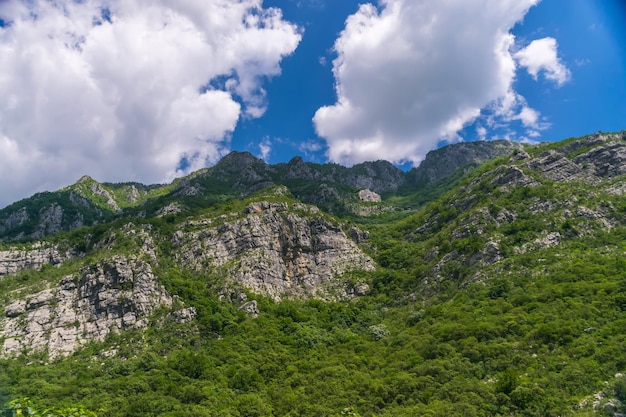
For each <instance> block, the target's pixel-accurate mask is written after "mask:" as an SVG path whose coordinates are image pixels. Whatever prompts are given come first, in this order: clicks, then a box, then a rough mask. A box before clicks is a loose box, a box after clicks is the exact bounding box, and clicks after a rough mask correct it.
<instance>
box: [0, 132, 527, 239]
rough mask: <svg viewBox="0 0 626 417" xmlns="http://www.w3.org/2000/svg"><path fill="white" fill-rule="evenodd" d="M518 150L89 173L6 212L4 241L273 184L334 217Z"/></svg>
mask: <svg viewBox="0 0 626 417" xmlns="http://www.w3.org/2000/svg"><path fill="white" fill-rule="evenodd" d="M519 146H520V145H519V144H515V143H513V142H506V141H494V142H484V143H479V142H469V143H464V144H454V145H448V146H447V147H445V148H442V149H441V150H439V151H437V152H431V153H429V154H428V155H427V157H426V159H425V160H424V162H423V163H422V165H423V166H424V167H425V168H424V169H423V171H427V172H425V173H423V174H421V172H422V171H420V168H419V167H418V168H414V169H412V170H411V171H409V172H404V171H402V170H400V169H399V168H397V167H395V166H394V165H393V164H391V163H390V162H387V161H382V160H381V161H373V162H364V163H361V164H357V165H354V166H353V167H350V168H348V167H344V166H341V165H336V164H322V165H320V164H315V163H310V162H304V161H303V160H302V158H301V157H294V158H293V159H292V160H291V161H289V162H288V163H279V164H275V165H268V164H267V163H265V162H264V161H263V160H261V159H258V158H256V157H254V156H253V155H252V154H250V153H249V152H238V151H233V152H231V153H230V154H228V155H226V156H225V157H224V158H222V159H221V160H220V161H219V162H218V163H217V164H215V165H214V166H212V167H209V168H203V169H201V170H198V171H196V172H193V173H191V174H189V175H187V176H185V177H181V178H178V179H176V180H175V181H173V182H172V183H171V184H163V185H159V184H156V185H144V184H140V183H136V182H128V183H118V184H113V183H100V182H98V181H96V180H94V179H93V178H91V177H90V176H88V175H84V176H82V177H81V178H80V179H79V180H78V181H77V182H76V183H74V184H72V185H70V186H67V187H65V188H63V189H61V190H59V191H56V192H44V193H39V194H36V195H34V196H33V197H30V198H27V199H23V200H20V201H18V202H15V203H13V204H10V205H9V206H7V207H5V208H3V209H1V210H0V241H2V240H5V241H11V240H21V239H39V238H42V237H45V236H49V235H52V234H55V233H58V232H60V231H69V230H74V229H77V228H80V227H82V226H84V225H86V226H88V225H93V224H97V223H101V222H106V221H109V220H112V219H114V218H115V217H116V216H118V215H119V214H122V213H123V212H124V211H130V212H131V215H132V211H133V210H135V211H136V212H141V211H142V209H141V207H142V206H150V204H149V203H150V202H152V201H154V202H155V203H156V204H157V205H161V206H165V205H167V203H165V202H164V201H165V200H168V198H169V200H170V201H173V200H178V199H179V197H188V199H189V200H198V201H191V202H190V204H191V205H192V206H193V205H198V204H200V205H206V204H212V203H214V202H215V201H208V200H206V199H202V198H201V195H202V194H206V193H207V192H208V193H211V194H221V195H222V196H224V197H226V196H229V197H228V198H238V197H243V196H245V195H249V194H251V193H253V192H255V191H258V190H260V189H262V188H265V187H268V186H270V185H287V186H288V188H290V189H291V191H292V192H293V193H294V194H295V195H296V196H298V197H299V198H301V199H302V200H303V201H305V202H308V203H312V204H318V205H322V206H323V208H324V209H326V210H328V211H331V212H333V211H341V212H344V211H349V210H350V208H349V207H350V204H348V203H346V202H344V201H341V200H342V196H341V195H340V194H344V195H345V194H347V192H348V191H352V192H354V191H358V190H361V189H369V190H371V191H374V192H376V193H378V194H385V193H394V192H397V191H398V190H403V192H404V193H410V192H417V191H418V190H419V189H420V188H423V187H425V186H427V185H429V184H432V183H435V182H437V181H439V180H442V179H445V178H446V177H448V176H449V175H451V174H452V173H453V172H454V171H455V170H457V169H461V170H462V169H469V168H471V167H473V166H475V165H476V164H478V163H479V162H484V161H486V160H489V159H491V158H493V157H496V156H499V155H502V154H504V153H506V152H513V151H514V150H516V149H518V148H519ZM468 150H471V152H469V151H468ZM468 152H469V154H468ZM470 154H471V155H470ZM442 155H443V156H446V155H447V157H446V158H447V164H446V167H445V169H442V168H441V167H439V168H437V169H435V168H433V167H434V166H436V165H437V162H430V159H431V158H434V157H437V158H441V156H442ZM468 155H469V157H468ZM455 164H456V165H455ZM422 165H420V166H422ZM426 167H427V168H426ZM194 197H195V198H194ZM354 201H357V200H356V199H355V198H353V201H352V203H353V202H354ZM146 214H148V215H150V214H151V213H146ZM152 214H153V213H152Z"/></svg>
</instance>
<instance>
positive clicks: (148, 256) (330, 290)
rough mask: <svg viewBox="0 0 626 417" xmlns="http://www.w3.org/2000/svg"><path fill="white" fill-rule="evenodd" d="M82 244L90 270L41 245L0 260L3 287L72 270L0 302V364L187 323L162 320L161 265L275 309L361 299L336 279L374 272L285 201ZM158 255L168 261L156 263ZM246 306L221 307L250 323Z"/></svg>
mask: <svg viewBox="0 0 626 417" xmlns="http://www.w3.org/2000/svg"><path fill="white" fill-rule="evenodd" d="M283 193H287V190H286V188H284V187H282V188H280V187H279V188H277V189H275V190H274V191H270V192H269V194H270V195H271V196H273V197H274V198H276V197H277V196H278V197H280V196H282V195H283ZM349 232H350V235H351V236H354V237H355V238H356V239H358V240H359V241H361V242H363V241H365V240H367V233H365V232H362V231H360V230H359V229H357V228H355V227H354V226H352V227H351V228H350V230H349ZM86 236H87V237H86V239H87V240H89V241H90V242H91V243H89V244H86V245H84V246H85V247H86V248H87V249H86V250H87V255H89V254H90V253H98V254H99V255H98V256H99V257H100V258H101V259H99V260H97V261H96V262H94V261H93V260H90V259H92V258H87V259H85V260H84V261H81V258H75V257H76V256H77V255H76V253H74V252H68V253H62V251H61V250H60V249H59V247H58V246H55V245H51V244H45V243H37V244H33V245H32V246H31V247H30V248H28V249H21V250H18V249H11V250H7V251H3V252H0V273H1V274H2V275H4V277H5V279H10V278H12V276H13V275H14V274H16V273H19V272H20V271H23V270H25V269H34V270H36V269H38V268H40V267H41V266H43V265H45V264H48V263H49V264H53V265H63V262H64V261H66V260H67V259H71V258H73V261H72V262H73V263H72V265H74V264H75V265H77V266H76V267H75V268H76V271H75V272H73V273H70V274H68V275H66V276H64V277H63V278H62V279H61V280H60V282H59V281H57V282H55V281H54V280H49V279H47V278H46V272H45V270H43V271H42V272H39V273H38V274H39V276H40V277H41V279H40V281H38V284H37V285H36V286H28V287H23V286H22V287H19V286H18V288H17V289H16V290H14V291H13V292H12V293H11V294H9V295H8V298H5V300H6V301H5V305H4V306H3V310H4V313H3V316H2V318H0V346H1V347H0V356H3V357H10V356H15V355H18V354H22V353H28V352H35V351H47V353H48V355H49V356H50V357H51V358H56V357H59V356H64V355H67V354H69V353H72V352H74V351H75V350H76V349H78V348H80V347H81V346H82V345H84V344H85V343H87V342H89V341H102V340H104V339H105V338H106V337H107V336H108V335H109V334H110V333H112V332H113V333H117V332H121V331H124V330H130V329H142V328H145V327H146V326H147V325H148V323H149V322H150V319H151V317H152V316H153V314H154V313H155V312H157V311H161V312H163V314H164V315H165V317H169V318H170V319H172V320H176V321H179V322H180V321H189V320H193V318H194V310H193V308H189V307H188V308H183V309H182V310H180V308H181V307H179V311H171V309H172V305H173V297H172V295H171V294H170V293H169V292H168V291H167V290H166V289H165V288H164V287H163V285H162V284H161V280H160V279H159V277H158V276H157V275H156V274H155V273H154V272H153V267H154V266H155V265H158V264H159V263H160V262H161V261H163V263H165V264H168V265H172V266H173V267H174V268H183V269H191V270H194V271H198V272H200V273H202V274H213V276H216V277H217V279H218V280H219V281H221V282H223V285H224V287H223V288H224V291H226V292H229V293H230V292H232V291H233V290H229V288H231V289H235V292H237V290H236V289H237V288H240V287H244V288H246V289H247V290H248V291H252V292H253V293H257V294H263V295H267V296H270V297H272V298H274V299H276V300H279V299H282V298H293V297H319V298H326V299H337V298H345V297H353V296H356V295H363V294H365V293H366V292H367V291H368V287H367V285H366V284H365V283H363V282H355V281H354V280H351V282H350V283H348V282H346V281H345V280H343V279H342V276H344V275H345V274H346V273H348V272H351V271H368V270H372V269H374V262H373V260H372V259H371V258H370V257H368V256H366V255H365V254H364V253H363V252H362V250H361V249H360V248H359V247H358V246H357V244H356V243H355V241H354V240H352V239H351V238H349V237H348V236H347V235H346V233H345V232H344V231H343V230H342V229H341V227H340V226H339V224H338V223H337V222H336V221H334V220H332V219H331V218H330V217H329V216H328V215H325V214H323V213H322V212H320V210H319V209H317V208H316V207H314V206H310V205H305V204H302V203H298V202H291V201H290V202H269V201H265V200H261V201H253V202H251V203H249V204H248V205H246V206H245V207H244V209H243V210H235V211H232V212H228V213H226V214H222V215H212V214H211V213H210V212H209V213H206V214H201V215H199V216H196V217H194V218H193V219H187V220H185V221H183V222H181V223H178V224H176V226H175V228H174V230H173V231H172V230H170V229H169V227H168V228H165V229H160V228H158V227H155V226H152V225H149V224H143V225H141V224H136V223H132V222H129V223H124V224H121V225H119V226H117V227H115V228H111V229H110V230H108V231H107V232H106V233H104V234H102V235H99V237H98V238H97V239H95V238H94V236H93V235H92V234H87V235H86ZM163 246H166V247H168V253H169V254H171V256H172V258H170V259H164V258H161V256H162V254H161V252H162V251H161V249H160V248H161V247H163ZM106 254H109V255H106ZM81 264H82V266H81ZM65 268H66V269H67V268H68V267H65ZM72 268H74V267H72ZM42 286H44V289H42ZM35 288H36V289H35ZM238 293H241V291H240V290H239V292H238ZM231 299H232V300H231ZM246 301H247V300H245V298H241V297H240V296H237V297H234V298H233V297H227V299H226V300H225V302H234V303H235V304H237V305H239V304H242V303H243V304H242V305H241V306H240V307H241V309H242V310H243V311H245V312H246V313H247V314H249V315H250V316H252V317H255V316H257V315H258V314H259V311H258V309H257V305H256V301H255V300H250V301H247V302H246ZM175 304H176V305H178V306H181V303H180V302H178V303H175Z"/></svg>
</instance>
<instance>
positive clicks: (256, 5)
mask: <svg viewBox="0 0 626 417" xmlns="http://www.w3.org/2000/svg"><path fill="white" fill-rule="evenodd" d="M34 16H36V18H34ZM0 17H2V18H3V20H5V21H6V22H8V23H9V25H8V26H6V27H4V28H0V96H2V97H3V98H4V99H3V100H2V101H1V102H0V177H2V178H3V181H2V182H0V207H2V206H4V205H6V204H8V203H10V202H12V201H15V200H16V199H18V198H22V197H26V196H28V195H31V194H32V193H33V192H36V191H42V190H50V189H57V188H59V187H61V186H63V185H67V184H68V183H71V182H72V181H74V180H76V179H77V177H78V176H80V175H82V174H83V173H88V174H90V175H92V176H94V177H95V178H97V179H99V180H102V181H122V180H135V181H141V182H146V183H151V182H162V181H168V180H170V179H171V178H173V177H174V176H176V175H181V174H183V173H185V172H188V171H190V170H193V169H196V168H199V167H202V166H205V165H206V164H207V163H211V162H215V161H216V160H217V159H218V158H219V157H220V156H222V155H223V154H224V153H225V152H227V149H228V145H229V138H230V134H231V133H232V131H233V130H234V129H235V127H236V125H237V122H238V120H239V119H240V118H241V117H248V118H249V117H259V116H261V115H262V114H263V112H264V110H265V106H266V103H265V96H264V94H265V93H264V90H263V88H262V82H263V80H264V79H265V78H266V77H271V76H276V75H278V74H279V73H280V67H279V63H280V61H281V59H282V58H283V57H285V56H286V55H289V54H291V53H292V52H293V51H294V50H295V49H296V47H297V45H298V43H299V41H300V39H301V36H302V35H301V33H300V30H299V28H298V27H296V26H295V25H293V24H291V23H289V22H286V21H284V20H283V19H282V15H281V13H280V10H278V9H263V8H262V1H261V0H241V1H237V2H232V1H228V0H184V1H176V2H171V1H167V0H155V1H146V0H84V1H81V2H75V1H73V0H59V1H56V2H49V1H44V0H34V1H32V2H17V1H8V2H0ZM183 157H184V158H185V161H186V163H185V164H184V166H183V167H181V166H180V165H179V163H180V161H181V158H183ZM181 168H182V169H181Z"/></svg>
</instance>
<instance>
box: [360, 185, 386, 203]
mask: <svg viewBox="0 0 626 417" xmlns="http://www.w3.org/2000/svg"><path fill="white" fill-rule="evenodd" d="M359 199H360V200H361V201H366V202H370V203H380V202H381V201H382V199H381V198H380V195H378V194H376V193H375V192H373V191H370V190H369V189H367V188H366V189H364V190H361V191H359Z"/></svg>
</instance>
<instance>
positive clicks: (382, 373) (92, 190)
mask: <svg viewBox="0 0 626 417" xmlns="http://www.w3.org/2000/svg"><path fill="white" fill-rule="evenodd" d="M482 146H484V145H483V144H478V145H469V147H468V146H467V144H461V145H457V146H454V147H451V148H449V149H447V150H445V149H444V150H443V151H441V152H433V153H431V154H430V156H429V157H428V158H427V163H425V168H423V169H426V168H428V167H429V164H430V167H431V168H432V169H433V170H432V171H424V172H425V173H427V174H428V175H427V176H426V174H424V175H425V176H424V177H423V178H424V180H423V181H422V182H421V183H415V182H412V181H414V179H411V177H410V176H409V173H403V172H402V171H400V174H398V171H397V170H396V168H395V167H393V165H391V164H389V163H387V162H385V161H376V162H367V163H363V164H359V165H357V166H354V167H351V168H347V167H342V166H339V165H334V164H325V165H319V164H314V163H309V162H304V161H303V160H301V159H299V158H294V159H292V160H291V161H289V163H285V164H277V165H268V164H264V163H262V161H260V160H258V159H256V158H254V157H251V155H245V154H242V153H237V154H234V155H231V156H230V157H229V158H226V162H221V163H220V164H218V165H217V166H216V167H211V168H207V169H205V170H202V171H200V172H196V173H195V174H194V175H191V176H188V177H185V178H182V179H180V180H178V181H176V182H175V183H174V184H171V185H168V186H163V187H157V188H155V189H152V188H149V187H148V188H143V187H142V186H141V185H139V184H130V183H128V184H107V183H104V184H99V183H96V182H95V181H94V182H90V181H85V182H83V183H80V184H75V185H73V186H70V187H68V188H67V189H64V190H61V191H60V192H57V193H48V194H46V195H43V196H39V197H38V199H33V200H31V201H30V202H29V203H30V204H29V205H23V206H21V208H19V207H18V210H17V211H13V212H11V213H10V216H12V217H11V218H10V219H9V218H8V217H4V218H2V219H1V221H2V222H4V223H0V224H7V223H8V222H10V221H11V222H13V224H16V225H17V226H15V227H16V229H14V230H13V231H12V232H9V233H8V234H5V236H11V234H10V233H15V232H16V231H20V232H21V233H22V237H23V238H31V241H23V242H18V243H11V242H7V241H5V242H3V243H2V244H0V369H3V370H8V371H9V372H4V373H2V375H3V378H4V379H3V381H9V386H10V385H11V383H13V384H14V388H13V390H12V391H10V392H9V391H6V390H5V392H7V393H8V395H10V396H12V397H11V398H24V397H31V394H33V393H34V392H35V391H36V394H37V395H40V396H41V398H43V399H46V400H47V399H49V398H53V399H55V400H58V401H65V400H66V399H67V398H69V397H70V396H72V395H73V394H74V391H68V389H67V387H74V386H78V387H80V389H81V390H82V391H81V397H80V398H81V399H82V400H81V401H89V402H88V403H86V405H87V406H89V408H93V409H96V408H97V407H100V405H102V408H101V409H102V410H103V413H105V415H111V416H115V417H117V416H119V417H121V416H128V415H131V416H132V415H145V414H146V413H148V414H153V415H162V414H164V413H169V412H170V411H172V412H173V413H171V414H172V415H174V414H176V415H204V414H206V415H212V414H211V413H212V412H213V411H216V412H217V414H220V415H221V414H222V411H228V413H230V414H234V415H235V414H236V415H238V414H246V415H248V414H249V415H287V414H289V413H292V414H293V413H294V412H296V414H298V415H303V416H314V415H339V414H345V413H344V412H342V411H341V410H344V411H346V413H350V414H351V411H350V408H345V405H346V404H357V405H358V407H359V408H358V412H359V413H360V414H361V415H389V416H391V415H398V416H404V415H427V414H433V415H442V416H443V415H445V416H449V415H455V413H457V414H458V412H457V411H458V410H461V411H460V413H461V414H463V413H465V412H466V411H467V410H470V414H472V415H485V416H487V415H511V416H513V415H515V416H517V415H519V416H521V415H595V414H598V413H601V414H603V415H604V414H606V415H614V416H615V415H622V414H624V413H625V412H626V394H625V393H626V388H625V387H626V379H624V374H625V373H626V372H625V369H624V364H626V353H625V352H624V349H622V348H621V347H622V345H623V342H624V335H623V333H624V332H623V329H624V325H625V323H626V316H625V314H626V279H625V278H624V270H626V261H624V250H625V247H626V246H625V245H624V236H626V203H625V202H624V201H625V200H624V198H625V197H626V185H625V184H626V132H621V133H618V134H594V135H589V136H586V137H584V138H579V139H572V140H567V141H563V142H561V143H547V144H540V145H533V146H526V145H523V146H522V145H520V146H518V147H517V148H516V149H514V150H513V151H512V152H508V153H507V152H503V153H504V154H503V155H502V156H500V157H496V158H495V159H493V158H492V159H491V160H489V161H488V162H486V163H483V164H480V165H479V166H477V167H476V168H475V169H471V167H472V166H474V165H475V164H478V163H479V162H480V160H481V159H480V158H483V157H485V156H481V152H480V149H481V147H482ZM491 146H494V147H498V146H502V147H503V148H505V149H508V147H509V145H508V144H498V143H496V144H494V145H487V149H488V150H487V151H485V152H486V153H489V154H490V155H491V156H493V155H494V154H499V152H500V150H495V151H494V150H493V149H492V148H491ZM462 149H466V150H467V152H464V153H462V154H461V155H458V152H460V150H462ZM240 158H241V159H240ZM238 160H240V161H242V164H241V166H239V167H237V169H235V168H234V167H233V164H237V161H238ZM437 161H438V162H439V165H440V166H438V165H437ZM231 168H232V169H233V170H232V171H229V169H231ZM446 172H447V173H448V175H447V176H446V175H445V173H446ZM240 173H243V175H240ZM441 175H444V176H443V177H442V176H441ZM402 181H404V182H402ZM426 181H428V182H426ZM265 184H270V185H269V186H265ZM398 184H402V185H401V186H399V188H398V189H397V191H393V187H394V186H396V185H398ZM364 185H371V186H373V187H378V188H377V189H382V190H386V191H385V192H384V193H382V194H379V193H377V192H376V191H373V190H372V189H370V188H360V187H362V186H364ZM131 186H132V187H134V188H131ZM168 187H169V188H168ZM257 187H265V188H260V189H259V188H257ZM411 187H413V188H411ZM133 189H134V190H135V191H136V192H137V193H139V194H138V195H139V198H138V199H137V200H135V201H136V202H134V203H131V202H130V201H131V200H130V198H129V197H128V196H129V195H131V190H133ZM104 192H106V193H108V194H109V195H110V196H111V198H113V199H114V200H115V202H116V203H117V204H118V205H119V206H120V210H119V211H118V212H115V213H113V212H112V211H111V210H108V209H106V202H107V200H106V194H105V193H104ZM144 192H145V193H147V194H145V195H144V194H141V193H144ZM100 194H102V195H100ZM43 197H46V198H48V200H46V199H43ZM81 199H83V200H81ZM303 201H308V203H305V202H303ZM313 201H314V202H315V204H311V202H313ZM70 203H72V204H76V205H75V206H72V205H70ZM79 204H84V207H83V206H80V205H79ZM124 204H125V206H124ZM81 207H82V208H81ZM72 210H75V212H72ZM98 210H100V217H94V219H95V220H94V222H95V221H97V222H99V223H100V224H98V225H97V226H95V227H86V228H84V229H82V230H78V231H73V232H69V233H59V234H57V235H56V236H53V237H43V238H41V240H36V241H32V238H33V236H46V235H50V234H54V233H56V232H55V231H54V230H55V229H54V227H57V232H58V231H59V228H58V225H59V224H60V225H61V226H64V225H65V224H64V223H55V219H57V217H58V218H60V219H62V220H63V221H66V220H67V219H72V218H77V217H72V215H75V214H76V213H78V214H80V215H82V216H83V219H85V223H86V221H87V217H86V216H87V215H94V216H96V214H97V213H98ZM331 212H332V213H331ZM90 213H91V214H90ZM3 214H4V213H3ZM37 215H39V217H36V216H37ZM29 216H33V217H29ZM55 216H57V217H55ZM107 216H108V217H107ZM24 219H26V220H24ZM20 222H22V224H21V225H20V224H19V223H20ZM38 222H39V223H38ZM28 227H33V229H28ZM20 228H21V229H20ZM65 230H67V229H65ZM29 233H30V234H29ZM407 364H408V366H407ZM43 376H46V377H48V376H49V378H48V379H47V380H46V383H45V384H44V383H42V382H41V381H42V377H43ZM172 381H173V382H172ZM31 387H32V388H31ZM381 387H383V388H384V389H381ZM346 388H348V390H347V392H344V390H346ZM276 392H280V393H286V395H284V396H283V395H281V396H276V395H275V393H276ZM331 392H332V396H331V397H332V400H331V401H329V400H328V397H329V393H331ZM209 395H212V397H210V398H209V397H208V396H209ZM72 398H76V397H72ZM164 398H165V399H166V401H164V402H159V401H161V400H162V399H164ZM137 404H139V405H140V406H139V407H137V406H136V405H137ZM172 404H173V406H172ZM220 404H222V405H221V406H220ZM298 404H304V406H303V407H301V408H297V407H298ZM52 405H54V404H52ZM216 406H218V407H221V409H216V408H215V407H216ZM172 407H175V410H176V412H174V409H173V408H172ZM242 410H247V411H250V413H248V412H247V411H246V412H245V413H243V412H242ZM294 410H297V411H294ZM205 411H208V413H205ZM231 411H232V412H231ZM223 414H227V413H223ZM465 414H467V413H465ZM168 415H169V414H168ZM459 415H460V414H459Z"/></svg>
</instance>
